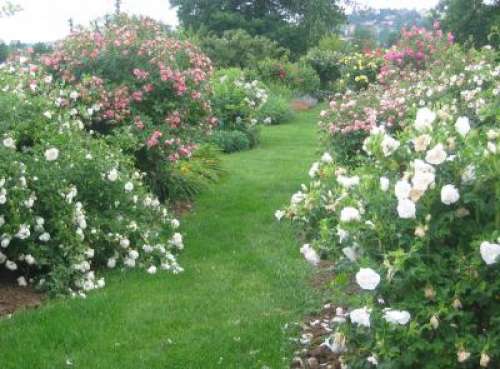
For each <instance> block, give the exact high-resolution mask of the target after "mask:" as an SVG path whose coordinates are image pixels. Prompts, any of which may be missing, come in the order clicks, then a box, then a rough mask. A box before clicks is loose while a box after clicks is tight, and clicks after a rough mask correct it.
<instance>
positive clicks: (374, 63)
mask: <svg viewBox="0 0 500 369" xmlns="http://www.w3.org/2000/svg"><path fill="white" fill-rule="evenodd" d="M382 64H383V58H382V51H381V50H380V49H377V50H374V51H365V52H363V53H359V52H356V53H352V54H348V55H344V56H343V57H341V58H339V73H340V75H341V78H340V80H339V81H338V83H337V90H339V91H344V90H345V89H346V88H347V89H350V90H355V91H358V90H362V89H364V88H366V87H368V85H370V84H371V83H373V82H375V81H376V80H377V76H378V73H379V71H380V68H381V67H382Z"/></svg>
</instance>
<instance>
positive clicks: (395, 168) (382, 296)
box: [276, 44, 500, 369]
mask: <svg viewBox="0 0 500 369" xmlns="http://www.w3.org/2000/svg"><path fill="white" fill-rule="evenodd" d="M441 45H442V44H441ZM441 47H442V48H443V49H441V50H439V55H440V59H437V58H435V60H434V61H433V62H432V63H427V64H425V66H424V65H422V66H419V65H414V66H413V67H412V68H415V67H416V68H417V69H410V68H406V69H400V68H399V67H396V68H395V69H394V73H392V74H390V75H387V74H386V75H385V77H384V79H383V83H384V84H382V85H380V86H378V87H376V88H375V87H374V88H373V89H370V88H369V89H368V90H366V92H367V93H368V92H370V94H372V96H371V99H370V96H369V95H368V94H365V95H364V96H363V97H362V98H360V97H359V96H357V95H355V94H352V95H349V96H348V97H346V99H345V100H344V102H343V103H344V104H347V105H349V104H350V105H351V109H352V108H353V107H355V108H356V109H358V111H360V112H365V114H366V115H367V116H368V117H369V122H368V125H369V126H370V128H369V129H368V131H369V133H367V134H366V136H365V137H364V139H363V152H360V155H361V156H363V160H362V161H361V162H360V163H358V165H352V166H351V167H349V168H347V167H345V166H344V165H343V163H342V162H339V161H338V160H337V156H336V154H334V155H330V153H325V154H324V155H323V156H322V158H321V160H320V161H318V162H316V163H314V165H313V166H312V167H311V170H310V172H309V175H310V176H311V178H312V181H311V184H310V185H309V186H303V188H302V189H301V191H299V192H297V193H296V194H294V195H293V197H292V200H291V204H290V206H289V207H288V208H287V209H286V210H285V211H284V212H281V211H279V212H277V214H276V215H277V217H278V218H282V217H283V216H285V217H287V218H290V219H292V221H293V222H294V223H296V224H297V225H299V226H301V227H302V228H303V230H304V231H305V233H306V235H307V239H308V241H309V243H310V245H307V247H304V249H303V250H307V252H306V253H305V256H306V258H307V259H308V260H309V261H310V262H311V263H316V262H317V251H315V250H319V251H320V253H322V254H323V255H325V256H327V257H329V258H332V259H334V260H335V261H336V278H335V280H334V281H333V286H334V300H335V301H339V302H340V303H341V304H342V305H343V308H341V309H339V310H338V312H337V316H336V317H335V319H334V320H335V321H336V322H338V325H337V326H336V329H335V331H334V332H332V335H331V337H330V338H329V339H328V340H327V343H329V345H330V347H331V349H332V350H333V351H334V352H335V353H337V354H340V355H341V360H342V362H343V363H344V364H345V365H349V367H350V368H353V369H361V368H367V367H369V366H371V365H373V364H375V365H378V367H383V368H388V369H392V368H394V369H396V368H398V369H404V368H408V369H409V368H414V367H417V366H418V367H420V368H425V369H431V368H454V367H464V368H477V367H491V368H493V367H497V366H498V358H499V357H500V351H499V348H498V345H497V344H496V342H498V341H499V339H500V331H499V330H498V324H497V323H498V321H497V320H498V318H497V315H496V311H498V310H499V309H500V304H499V300H498V298H497V296H498V295H499V293H500V284H499V280H500V279H499V277H500V274H499V272H500V269H499V265H500V237H499V236H500V233H498V230H499V227H500V222H499V221H500V220H499V217H498V211H499V209H498V203H499V194H500V192H499V191H500V190H499V187H498V180H497V178H498V175H499V174H500V167H499V161H498V153H499V150H498V144H499V143H498V140H499V138H500V131H499V130H498V124H497V119H498V106H499V102H500V99H499V96H500V90H499V88H500V85H499V83H500V80H499V76H500V67H499V66H498V63H497V62H496V61H497V60H498V53H496V52H494V51H492V50H491V48H487V49H483V50H481V51H475V50H470V51H468V52H463V51H462V50H461V49H460V48H459V47H458V46H453V47H451V48H450V47H447V46H441ZM434 55H437V53H435V54H434ZM410 65H411V64H410ZM390 86H391V87H390ZM388 88H391V89H393V90H394V91H396V90H400V93H399V94H400V95H399V97H400V98H402V97H405V100H404V105H405V106H404V107H401V108H402V110H400V111H401V112H402V114H399V113H398V114H396V116H397V117H396V118H395V120H394V121H393V126H392V127H391V126H390V125H389V124H388V121H387V120H386V119H387V115H385V114H387V113H383V114H379V109H380V108H381V107H383V106H384V105H385V104H382V103H379V102H381V101H382V100H384V99H387V102H391V101H393V100H394V99H395V98H396V97H395V95H394V93H392V94H393V97H391V96H390V94H389V95H387V89H388ZM403 93H404V95H403ZM374 102H375V104H378V105H374ZM336 104H337V103H335V106H336ZM335 106H334V107H333V109H332V111H336V110H337V109H336V108H335ZM341 109H342V108H341ZM368 110H371V111H368ZM373 110H375V111H373ZM325 114H327V113H325ZM342 114H351V113H350V110H349V109H347V107H345V109H343V110H341V112H340V113H339V114H338V115H337V116H336V119H334V120H333V124H334V123H335V122H336V121H337V120H338V119H339V118H344V119H345V121H346V122H349V121H350V120H351V122H352V120H354V122H352V123H351V124H349V123H347V126H348V127H349V126H351V127H353V128H354V129H356V128H357V125H358V124H357V123H356V120H355V119H356V113H353V114H352V115H351V116H349V115H346V116H345V117H342ZM363 126H364V124H363ZM395 127H398V128H397V130H395ZM366 128H368V127H366ZM361 131H362V129H360V130H359V132H361Z"/></svg>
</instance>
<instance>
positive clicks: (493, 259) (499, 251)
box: [479, 241, 500, 265]
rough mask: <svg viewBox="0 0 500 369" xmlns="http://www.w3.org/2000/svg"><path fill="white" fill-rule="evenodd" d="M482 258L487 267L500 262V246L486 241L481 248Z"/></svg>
mask: <svg viewBox="0 0 500 369" xmlns="http://www.w3.org/2000/svg"><path fill="white" fill-rule="evenodd" d="M479 251H480V253H481V257H482V258H483V260H484V262H485V263H486V264H487V265H492V264H495V263H497V262H498V261H499V260H500V244H497V243H490V242H488V241H484V242H483V243H481V246H479Z"/></svg>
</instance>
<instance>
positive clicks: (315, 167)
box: [309, 162, 319, 178]
mask: <svg viewBox="0 0 500 369" xmlns="http://www.w3.org/2000/svg"><path fill="white" fill-rule="evenodd" d="M318 172H319V163H318V162H316V163H313V165H312V166H311V169H309V177H311V178H314V177H316V176H317V175H318Z"/></svg>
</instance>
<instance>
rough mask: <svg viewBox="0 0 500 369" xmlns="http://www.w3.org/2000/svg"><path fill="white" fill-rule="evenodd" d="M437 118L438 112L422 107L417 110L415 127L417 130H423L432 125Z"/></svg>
mask: <svg viewBox="0 0 500 369" xmlns="http://www.w3.org/2000/svg"><path fill="white" fill-rule="evenodd" d="M435 120H436V113H434V112H433V111H431V110H430V109H429V108H420V109H418V111H417V117H416V119H415V129H416V130H417V131H423V130H426V129H428V128H431V127H432V123H434V121H435Z"/></svg>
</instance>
